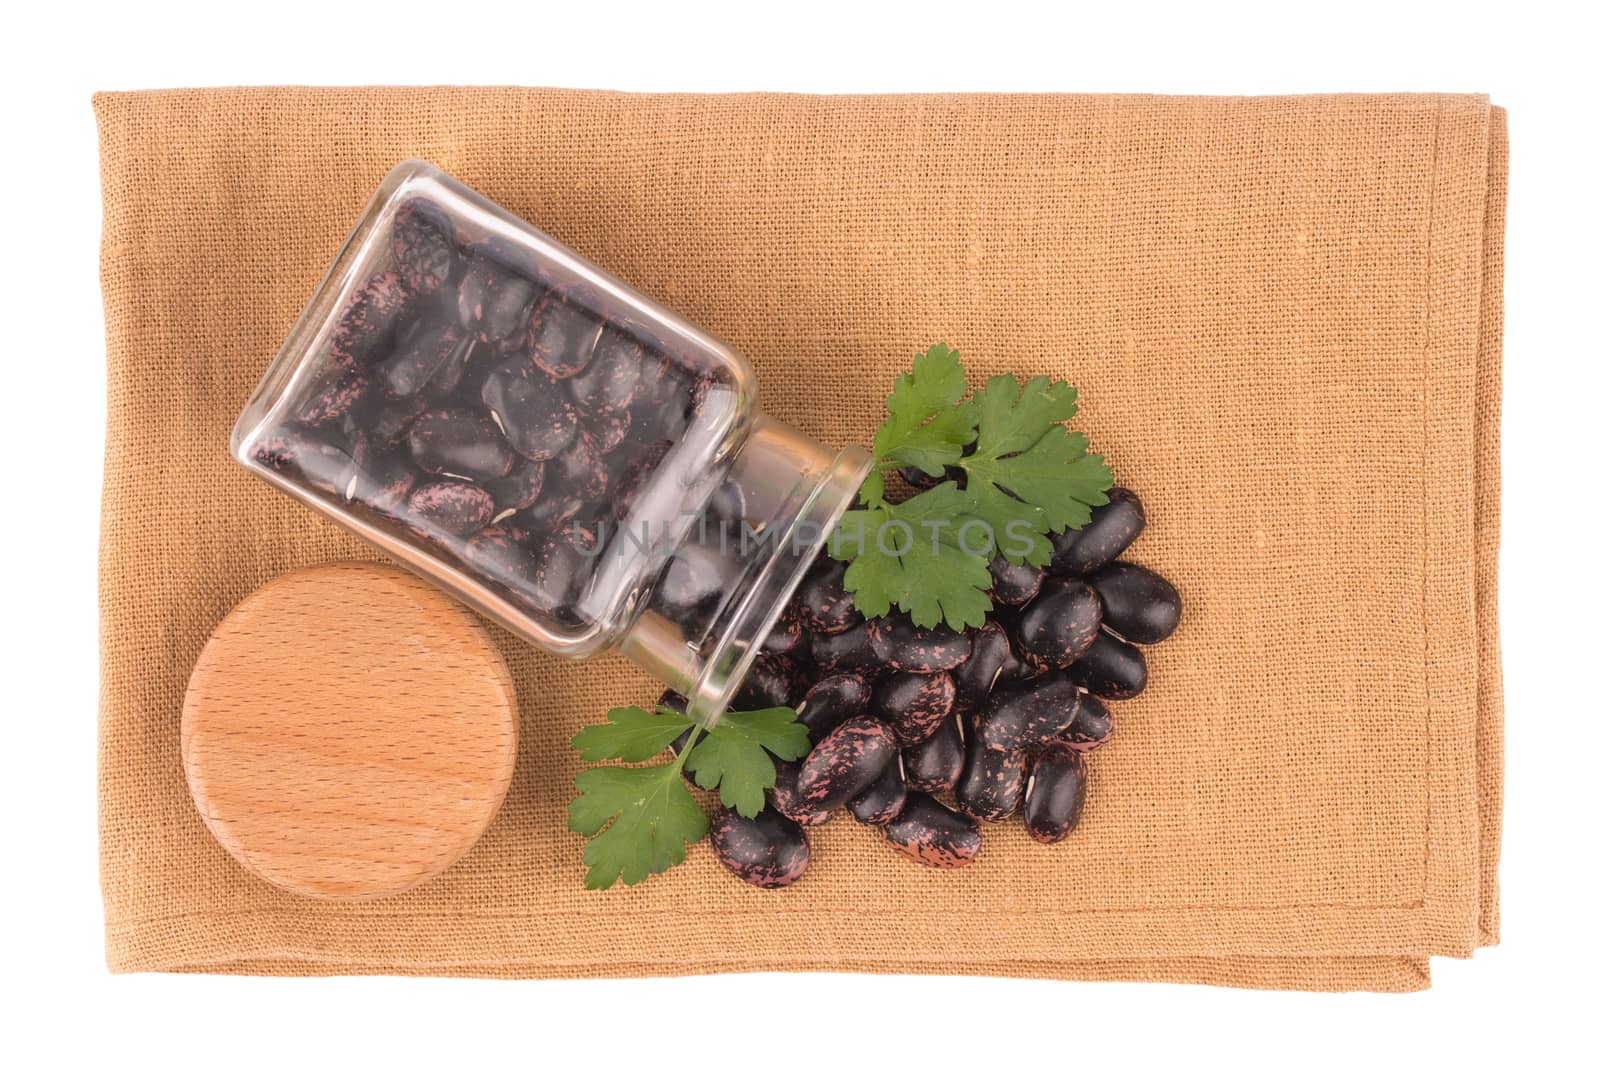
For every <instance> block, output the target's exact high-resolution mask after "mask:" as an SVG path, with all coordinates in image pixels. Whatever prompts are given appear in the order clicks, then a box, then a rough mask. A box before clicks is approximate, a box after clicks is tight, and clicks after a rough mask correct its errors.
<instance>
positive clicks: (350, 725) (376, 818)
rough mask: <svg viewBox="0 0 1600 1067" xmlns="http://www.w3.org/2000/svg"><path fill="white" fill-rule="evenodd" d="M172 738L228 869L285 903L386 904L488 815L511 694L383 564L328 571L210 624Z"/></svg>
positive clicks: (479, 636) (464, 842)
mask: <svg viewBox="0 0 1600 1067" xmlns="http://www.w3.org/2000/svg"><path fill="white" fill-rule="evenodd" d="M182 740H183V766H184V773H185V774H186V775H187V776H188V779H189V791H190V792H191V793H192V794H193V795H194V801H195V805H196V806H197V807H198V808H199V809H200V815H201V816H202V817H203V818H204V819H205V822H206V826H208V827H209V828H210V830H211V832H212V833H213V834H215V835H216V837H217V840H218V841H220V842H222V845H223V847H224V848H226V849H227V850H228V851H229V852H230V853H232V854H233V856H234V857H235V858H236V859H238V860H239V862H240V863H242V864H244V865H245V866H246V867H247V868H249V869H250V870H251V871H253V872H254V873H256V874H258V875H260V876H261V877H262V878H265V879H266V880H267V881H269V882H272V883H273V884H275V885H278V886H281V887H283V888H284V889H288V890H292V891H293V892H296V893H304V894H307V895H310V896H316V897H333V898H339V899H344V900H351V899H361V898H368V897H379V896H387V895H389V894H392V893H399V892H402V891H403V890H406V889H410V888H411V887H413V886H415V885H417V884H419V883H421V882H423V881H426V880H427V879H428V878H431V877H432V876H434V875H435V874H438V873H439V872H440V871H442V870H444V869H445V868H446V867H448V866H449V865H450V864H451V863H453V862H455V861H456V860H457V859H459V858H460V857H461V855H462V854H463V853H465V852H466V851H467V849H469V848H471V847H472V844H473V842H475V841H476V840H477V839H478V837H479V836H480V835H481V834H482V833H483V831H484V829H485V828H486V827H487V826H488V825H489V821H490V820H491V819H493V818H494V814H495V812H496V810H498V809H499V807H500V801H501V800H502V799H503V798H504V797H505V794H506V787H507V786H508V785H510V783H511V771H512V767H513V764H514V763H515V761H516V755H517V701H516V692H515V690H514V688H513V686H512V683H511V674H510V672H509V671H508V670H507V669H506V665H505V661H504V660H503V659H502V658H501V656H500V653H499V651H498V650H497V649H496V648H495V646H494V644H493V643H492V642H491V640H490V638H489V634H488V632H487V630H486V629H485V627H484V626H483V624H482V623H480V622H479V621H478V619H477V618H476V617H475V616H473V614H472V613H471V612H469V611H468V610H467V609H466V608H464V607H462V606H461V605H460V604H457V603H456V602H455V601H453V600H451V599H450V598H449V597H447V596H445V594H443V593H441V592H439V591H438V590H436V589H434V588H433V587H432V586H430V585H428V584H427V583H426V582H424V581H423V580H422V579H421V578H417V577H415V576H413V575H411V574H408V573H406V572H405V571H400V570H396V569H395V568H393V567H385V566H380V565H378V564H371V563H335V564H328V565H325V566H320V567H308V568H306V569H304V570H299V571H294V572H291V573H289V574H286V575H284V576H282V577H281V578H277V579H275V580H273V581H271V582H268V583H267V584H266V585H264V586H262V587H261V588H260V589H257V590H256V591H255V592H254V593H252V594H251V595H250V596H249V597H247V598H246V599H245V601H244V602H243V603H241V604H240V605H239V606H238V607H236V608H235V609H234V610H233V613H232V614H230V615H229V616H228V617H227V618H226V619H224V620H223V621H222V624H221V625H220V626H218V627H217V629H216V631H215V632H214V633H213V634H212V635H211V639H210V640H209V641H208V642H207V643H206V646H205V648H204V650H202V651H201V653H200V659H199V661H198V662H197V663H196V664H195V668H194V673H193V674H192V675H191V676H190V678H189V690H188V693H187V694H186V695H185V697H184V702H183V728H182Z"/></svg>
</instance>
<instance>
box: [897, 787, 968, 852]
mask: <svg viewBox="0 0 1600 1067" xmlns="http://www.w3.org/2000/svg"><path fill="white" fill-rule="evenodd" d="M883 839H884V841H886V842H888V845H889V847H890V848H892V849H894V850H895V851H896V852H898V853H900V854H901V855H902V856H905V857H907V858H908V859H911V860H915V861H916V862H917V863H920V864H922V865H923V866H925V867H965V866H966V865H967V864H969V863H971V862H972V861H973V860H975V859H977V858H978V849H979V848H980V847H981V845H982V843H983V835H982V834H981V833H980V832H979V830H978V823H977V821H976V820H975V819H973V818H972V816H970V815H967V814H964V813H963V812H959V811H951V810H950V809H949V808H947V807H945V806H944V805H943V804H941V803H939V802H938V801H937V800H935V799H934V798H933V797H931V796H929V795H928V794H927V793H912V794H911V795H909V796H908V797H906V803H905V807H904V808H902V809H901V810H900V814H899V815H898V816H896V817H895V819H894V820H893V821H892V822H890V823H889V824H888V825H887V826H885V827H884V828H883Z"/></svg>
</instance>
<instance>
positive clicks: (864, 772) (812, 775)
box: [796, 715, 900, 809]
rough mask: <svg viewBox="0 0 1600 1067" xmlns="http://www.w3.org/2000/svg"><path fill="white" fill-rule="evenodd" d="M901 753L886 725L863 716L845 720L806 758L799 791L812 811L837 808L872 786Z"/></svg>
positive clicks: (799, 781)
mask: <svg viewBox="0 0 1600 1067" xmlns="http://www.w3.org/2000/svg"><path fill="white" fill-rule="evenodd" d="M899 754H900V753H899V749H898V747H897V746H896V745H895V743H894V737H893V736H892V735H891V734H890V733H889V728H888V727H887V726H885V725H883V723H881V722H879V721H878V720H876V719H869V718H867V717H866V716H864V715H863V716H858V717H856V718H854V719H846V720H845V721H844V722H843V723H840V724H839V726H838V728H836V729H835V730H834V731H833V732H832V733H830V734H829V735H828V736H827V737H824V738H823V739H822V740H821V741H819V742H817V745H816V747H815V748H813V749H812V750H811V752H810V754H809V755H807V756H806V760H805V762H804V763H802V764H801V765H800V774H799V777H798V779H797V781H796V788H797V789H798V790H799V791H800V797H801V799H802V801H803V802H804V803H805V804H806V805H808V806H810V807H812V808H817V809H831V808H837V807H839V806H840V805H842V804H844V803H846V802H847V801H849V799H850V798H851V797H853V796H855V795H856V794H857V793H859V792H861V791H862V790H863V789H865V788H866V787H867V786H869V785H871V784H872V782H873V780H874V779H876V778H877V777H878V775H880V774H882V773H883V771H884V768H886V767H887V766H889V764H890V763H891V762H893V761H894V760H896V759H898V758H899Z"/></svg>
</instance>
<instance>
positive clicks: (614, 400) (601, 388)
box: [568, 329, 643, 415]
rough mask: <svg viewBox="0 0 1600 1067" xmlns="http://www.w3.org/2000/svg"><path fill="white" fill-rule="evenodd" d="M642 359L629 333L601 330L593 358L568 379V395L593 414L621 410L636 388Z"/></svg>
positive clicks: (631, 397)
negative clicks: (586, 365)
mask: <svg viewBox="0 0 1600 1067" xmlns="http://www.w3.org/2000/svg"><path fill="white" fill-rule="evenodd" d="M642 359H643V353H642V352H641V351H640V349H639V342H638V341H635V340H634V339H633V338H632V337H631V336H629V335H628V334H625V333H620V332H618V331H617V330H614V329H604V330H601V331H600V338H599V340H598V341H597V342H596V343H595V347H594V359H593V360H591V361H590V363H589V366H588V367H586V368H585V369H584V370H583V371H582V372H581V373H579V374H577V375H575V376H574V377H573V378H572V380H571V382H570V383H568V388H569V389H570V390H571V391H572V399H573V400H575V401H576V402H577V404H578V406H579V407H580V408H582V409H583V410H584V411H587V412H591V413H593V414H597V415H612V414H619V413H625V411H626V408H627V407H628V403H629V401H631V400H632V399H633V395H634V393H635V392H637V391H638V388H639V374H640V364H641V362H642Z"/></svg>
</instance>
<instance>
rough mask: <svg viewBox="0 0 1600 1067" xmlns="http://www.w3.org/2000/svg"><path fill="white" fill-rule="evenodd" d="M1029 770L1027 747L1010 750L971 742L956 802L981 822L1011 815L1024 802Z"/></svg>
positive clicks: (957, 785)
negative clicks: (1025, 782)
mask: <svg viewBox="0 0 1600 1067" xmlns="http://www.w3.org/2000/svg"><path fill="white" fill-rule="evenodd" d="M1027 770H1028V753H1027V751H1026V750H1022V749H1019V750H1016V751H1011V752H1008V751H1006V750H1005V749H999V748H988V747H986V746H984V745H981V744H977V743H976V742H975V741H973V742H969V743H968V745H967V758H966V761H965V764H964V765H963V767H962V771H961V780H960V781H959V782H957V783H956V805H957V806H958V807H959V808H960V809H961V810H962V811H964V812H966V813H967V814H968V815H971V816H972V817H973V818H974V819H978V820H980V821H981V822H1000V821H1002V820H1004V819H1009V818H1010V817H1011V815H1012V813H1014V812H1015V811H1016V810H1017V805H1018V804H1021V803H1022V789H1023V784H1024V781H1025V780H1026V778H1027Z"/></svg>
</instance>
